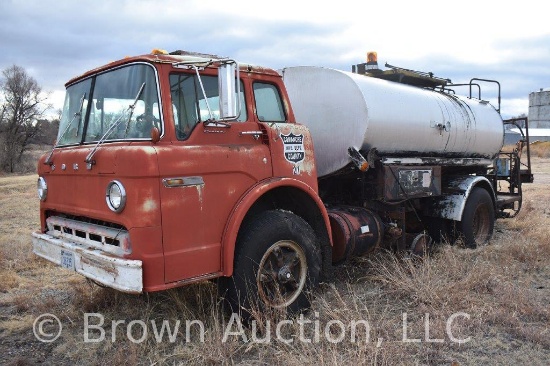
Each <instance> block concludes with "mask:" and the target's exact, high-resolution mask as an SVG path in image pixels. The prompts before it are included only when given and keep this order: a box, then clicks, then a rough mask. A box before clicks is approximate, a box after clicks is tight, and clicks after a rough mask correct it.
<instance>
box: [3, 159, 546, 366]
mask: <svg viewBox="0 0 550 366" xmlns="http://www.w3.org/2000/svg"><path fill="white" fill-rule="evenodd" d="M534 163H535V167H534V172H535V183H534V184H533V185H525V186H524V188H525V199H524V205H523V209H522V212H521V213H520V214H519V215H518V216H517V217H516V218H514V219H510V220H499V221H498V222H497V226H496V232H495V236H494V239H493V240H492V242H491V243H490V245H487V246H484V247H481V248H478V249H475V250H465V249H460V248H457V247H453V246H449V245H443V246H441V247H440V248H439V250H437V251H436V253H435V254H434V255H433V256H431V257H429V258H426V259H424V260H418V259H405V258H397V257H395V256H394V255H391V254H388V253H378V254H377V255H375V256H372V257H367V258H359V259H356V260H354V261H353V262H351V263H347V264H345V265H342V266H339V267H337V268H336V270H335V276H336V278H335V280H334V282H332V283H330V284H324V285H323V286H321V288H319V289H318V291H316V293H315V296H314V298H313V302H312V309H311V311H309V312H308V313H307V314H305V316H304V317H303V318H302V319H301V320H300V318H299V317H296V318H290V319H289V320H290V323H287V324H285V325H284V326H283V327H282V328H281V329H280V330H281V332H280V333H276V325H277V324H278V323H277V322H278V321H279V320H280V319H281V316H282V315H281V314H277V313H273V314H263V315H258V316H257V318H256V321H255V323H254V324H255V325H254V326H253V327H252V328H247V329H246V330H245V336H246V337H247V339H248V340H249V341H248V342H244V341H243V338H242V336H241V335H231V336H229V337H228V338H227V339H226V340H225V341H224V339H223V337H224V335H226V333H227V331H228V329H229V330H232V331H237V330H238V328H237V327H236V324H235V323H230V321H231V318H230V317H229V315H228V314H227V313H226V312H224V311H223V308H222V306H221V303H220V301H219V299H218V297H217V294H216V286H215V284H213V283H212V282H205V283H201V284H196V285H192V286H188V287H184V288H180V289H176V290H171V291H166V292H162V293H155V294H149V295H141V296H133V295H126V294H122V293H119V292H116V291H114V290H110V289H103V288H100V287H98V286H96V285H91V284H89V283H88V282H86V281H85V280H84V279H83V278H82V277H81V276H79V275H75V274H71V273H69V272H66V271H64V270H61V269H60V268H58V267H56V266H53V265H49V264H48V263H47V262H45V261H43V260H41V259H37V258H36V257H35V256H34V255H32V253H31V244H30V239H29V234H30V232H31V231H32V230H35V228H36V227H37V226H38V200H37V198H36V192H35V181H36V177H35V176H34V175H29V176H11V177H0V278H1V279H2V280H1V281H0V334H1V335H0V336H1V338H2V341H1V342H0V363H6V364H12V365H16V364H20V365H25V364H32V363H40V362H45V363H48V364H67V365H68V364H74V363H84V364H91V365H103V364H106V363H107V364H132V365H135V364H158V365H165V364H170V365H171V364H192V365H194V364H247V365H267V364H287V365H303V364H308V365H311V364H316V365H326V364H330V365H333V364H342V365H348V364H370V365H399V364H403V365H410V364H419V365H433V364H437V365H451V364H453V363H454V364H455V365H456V364H460V365H464V364H488V365H501V364H531V365H546V364H547V363H548V360H550V341H549V339H550V334H549V332H550V331H549V325H550V314H549V307H548V304H549V303H550V291H549V289H550V264H549V263H550V235H548V234H549V231H548V227H549V224H550V204H549V202H550V193H549V191H548V184H549V183H550V179H549V177H550V161H549V160H546V159H541V158H535V159H534ZM46 312H48V313H52V314H54V315H56V316H57V317H58V318H59V319H60V321H61V322H62V324H63V333H62V335H61V337H60V338H59V339H57V340H56V341H55V342H52V343H41V342H38V341H37V340H36V339H35V338H34V335H33V332H32V326H33V321H34V319H35V318H36V317H37V316H38V315H40V314H42V313H46ZM86 313H101V314H102V316H103V319H104V325H103V330H104V332H105V333H104V336H105V340H104V341H102V342H95V343H85V342H84V320H85V314H86ZM457 313H460V314H462V315H459V316H458V317H457V318H456V319H455V321H454V322H453V323H452V335H453V336H454V337H455V338H458V339H468V338H469V339H470V340H469V342H465V343H461V344H458V343H456V342H452V341H451V340H450V338H449V335H448V332H447V322H448V320H449V318H450V317H451V316H452V315H453V314H457ZM465 316H467V317H469V318H466V317H465ZM405 317H406V318H405ZM428 317H429V318H428ZM405 319H406V322H405ZM193 320H197V321H200V322H201V324H202V325H203V326H204V328H200V326H199V325H198V324H197V323H192V322H191V321H193ZM98 321H99V319H98V318H97V317H96V318H91V320H90V324H98ZM112 321H120V322H121V323H120V324H118V325H116V326H115V327H112ZM132 321H134V323H135V321H143V322H145V324H147V327H148V328H147V329H148V334H147V337H146V339H145V340H144V341H143V342H141V343H134V342H132V338H131V337H134V339H139V338H140V336H141V335H142V330H141V328H140V326H139V325H136V324H134V325H135V326H132V327H129V326H128V325H129V324H130V322H132ZM163 321H165V322H166V324H167V325H169V326H170V327H171V330H174V329H175V328H176V324H178V321H179V328H178V330H177V332H176V333H174V335H175V337H176V340H175V342H172V341H170V339H169V337H168V335H167V334H164V337H163V338H162V340H161V342H157V340H156V338H155V335H154V330H153V327H152V324H153V323H154V324H156V325H157V328H158V329H160V326H161V325H162V323H163ZM300 321H301V322H302V323H300ZM426 322H427V324H428V333H426ZM231 324H233V327H232V328H228V326H229V325H231ZM331 324H332V326H330V325H331ZM340 324H342V326H343V328H340ZM367 324H368V327H369V328H370V330H369V331H367V328H366V325H367ZM404 324H406V327H405V328H406V330H404ZM317 329H318V331H317ZM254 330H256V332H254ZM277 334H279V335H280V337H279V338H278V337H277ZM316 334H317V335H318V337H317V338H316ZM88 335H89V336H90V337H92V338H94V337H95V338H97V337H99V336H100V335H101V333H100V332H99V331H97V330H95V331H94V330H92V331H90V332H89V334H88ZM341 335H343V337H342V338H343V339H342V340H341V341H340V342H332V341H333V340H335V339H338V337H339V336H341ZM268 336H270V337H271V338H270V341H269V342H262V339H264V340H265V339H266V337H268ZM404 337H405V340H409V341H410V340H412V339H419V340H420V341H418V342H416V341H414V342H407V341H405V342H404V341H403V340H404ZM112 339H115V341H114V342H112ZM434 339H442V340H443V341H442V342H439V341H437V342H435V341H433V340H434ZM289 340H291V341H292V342H287V341H289Z"/></svg>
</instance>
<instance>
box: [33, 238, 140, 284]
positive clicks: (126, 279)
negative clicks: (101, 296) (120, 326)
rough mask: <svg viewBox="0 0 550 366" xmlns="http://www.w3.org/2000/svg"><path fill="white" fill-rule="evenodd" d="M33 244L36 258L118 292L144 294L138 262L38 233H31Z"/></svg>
mask: <svg viewBox="0 0 550 366" xmlns="http://www.w3.org/2000/svg"><path fill="white" fill-rule="evenodd" d="M32 243H33V252H34V253H35V254H36V255H38V256H40V257H42V258H44V259H47V260H49V261H50V262H53V263H55V264H57V265H59V266H63V267H65V268H70V269H73V270H74V271H76V272H77V273H80V274H81V275H83V276H85V277H87V278H89V279H92V280H94V281H96V282H99V283H100V284H103V285H105V286H107V287H112V288H114V289H117V290H119V291H123V292H128V293H141V292H143V268H142V262H141V261H140V260H134V259H123V258H118V257H115V256H114V255H113V254H109V253H105V252H102V251H101V250H99V249H97V248H94V247H92V246H86V245H84V244H80V243H75V242H72V241H69V240H67V239H66V238H56V237H54V236H52V235H49V234H43V233H39V232H34V233H32Z"/></svg>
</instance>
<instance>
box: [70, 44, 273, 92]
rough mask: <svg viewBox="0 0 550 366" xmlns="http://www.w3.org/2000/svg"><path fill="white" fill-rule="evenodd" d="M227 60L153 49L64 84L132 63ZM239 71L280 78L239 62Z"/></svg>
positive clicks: (203, 54) (196, 53) (203, 62)
mask: <svg viewBox="0 0 550 366" xmlns="http://www.w3.org/2000/svg"><path fill="white" fill-rule="evenodd" d="M227 59H228V58H227V57H222V56H218V55H213V54H206V53H199V52H190V51H183V50H177V51H173V52H170V53H168V52H166V51H162V50H157V49H154V50H153V51H152V52H151V53H148V54H143V55H139V56H126V57H124V58H122V59H119V60H116V61H112V62H110V63H108V64H105V65H103V66H99V67H96V68H94V69H91V70H89V71H86V72H85V73H83V74H81V75H79V76H76V77H73V78H71V79H70V80H69V81H68V82H67V83H66V84H65V86H66V87H67V86H69V85H71V84H73V83H75V82H77V81H79V80H81V79H85V78H87V77H90V76H92V75H94V74H97V73H101V72H103V71H106V70H109V69H112V68H115V67H118V66H122V65H125V64H130V63H134V62H148V63H152V64H155V63H161V64H162V63H164V64H174V65H175V64H180V63H194V64H197V65H200V64H203V65H204V64H207V63H209V62H212V61H214V62H216V61H221V60H227ZM209 67H214V66H209ZM239 69H240V72H247V73H260V74H266V75H277V76H280V75H279V73H278V72H277V71H275V70H273V69H271V68H266V67H262V66H257V65H252V64H247V63H240V62H239Z"/></svg>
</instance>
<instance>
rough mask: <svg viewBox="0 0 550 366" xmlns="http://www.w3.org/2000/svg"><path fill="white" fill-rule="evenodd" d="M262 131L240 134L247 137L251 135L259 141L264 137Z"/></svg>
mask: <svg viewBox="0 0 550 366" xmlns="http://www.w3.org/2000/svg"><path fill="white" fill-rule="evenodd" d="M262 133H263V132H262V131H242V132H241V133H240V135H241V136H247V135H251V136H252V137H254V140H257V139H259V138H260V136H261V135H262Z"/></svg>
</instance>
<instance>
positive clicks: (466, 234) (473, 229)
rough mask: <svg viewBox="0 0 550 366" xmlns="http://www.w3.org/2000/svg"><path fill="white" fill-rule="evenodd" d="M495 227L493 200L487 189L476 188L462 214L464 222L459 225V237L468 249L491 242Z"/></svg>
mask: <svg viewBox="0 0 550 366" xmlns="http://www.w3.org/2000/svg"><path fill="white" fill-rule="evenodd" d="M494 227H495V209H494V206H493V200H492V199H491V196H490V195H489V192H487V190H486V189H483V188H480V187H474V188H473V189H472V192H471V193H470V195H469V196H468V200H467V201H466V206H465V207H464V211H463V213H462V221H460V222H459V223H458V225H457V229H458V233H459V237H460V238H461V239H462V241H463V242H464V246H465V247H467V248H472V249H474V248H476V247H477V246H478V245H481V244H485V243H487V242H489V240H490V239H491V237H492V236H493V230H494Z"/></svg>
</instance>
